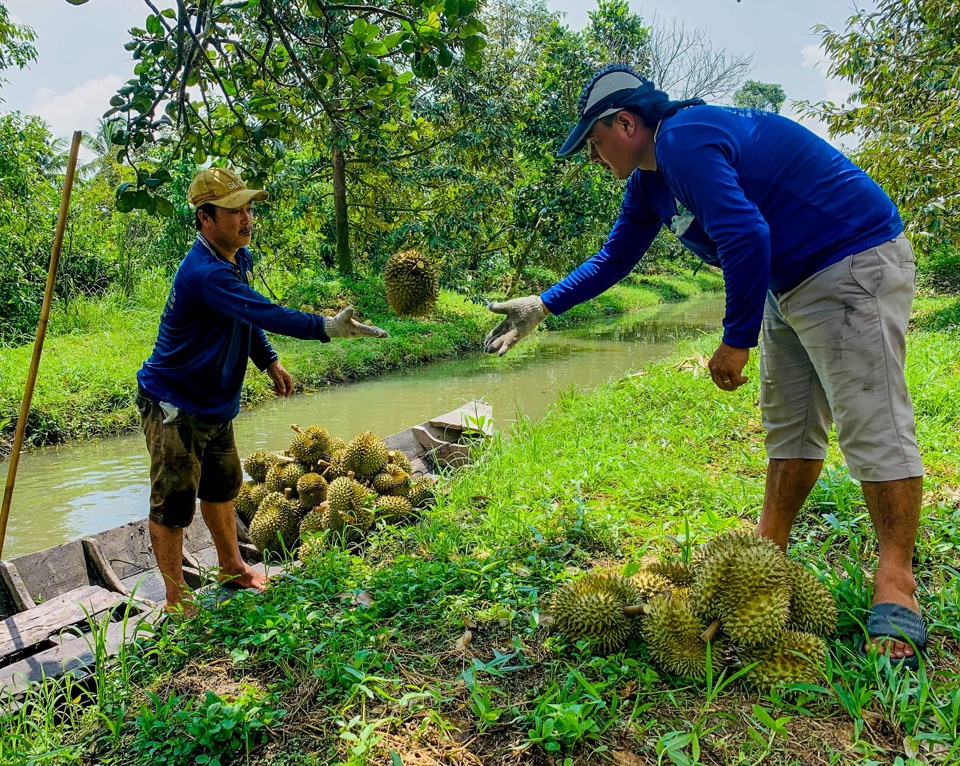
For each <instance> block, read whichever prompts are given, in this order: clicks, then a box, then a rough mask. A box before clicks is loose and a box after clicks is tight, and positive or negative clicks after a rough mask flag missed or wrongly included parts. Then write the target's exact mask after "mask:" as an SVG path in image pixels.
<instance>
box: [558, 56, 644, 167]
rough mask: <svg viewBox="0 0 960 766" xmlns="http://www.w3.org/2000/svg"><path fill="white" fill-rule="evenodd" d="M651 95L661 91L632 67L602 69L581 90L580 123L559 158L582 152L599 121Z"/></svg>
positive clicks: (579, 103)
mask: <svg viewBox="0 0 960 766" xmlns="http://www.w3.org/2000/svg"><path fill="white" fill-rule="evenodd" d="M648 93H649V94H650V95H651V96H652V95H654V94H659V91H657V89H656V87H655V86H654V84H653V83H652V82H650V80H648V79H646V78H645V77H641V76H640V75H638V74H637V73H636V72H634V71H633V70H632V69H631V68H630V67H628V66H624V65H622V64H613V65H611V66H608V67H604V68H603V69H601V70H600V71H599V72H597V73H596V74H595V75H594V76H593V77H591V78H590V82H588V83H587V84H586V85H584V86H583V90H582V91H580V101H579V102H577V118H578V120H577V124H576V126H575V127H574V129H573V130H572V131H571V133H570V135H569V136H568V137H567V140H566V141H565V142H564V144H563V146H562V147H561V148H560V151H559V152H557V156H558V157H566V156H568V155H570V154H573V153H574V152H576V151H579V150H580V149H581V148H582V147H583V144H584V142H585V141H586V140H587V133H589V132H590V130H591V128H593V126H594V124H595V123H596V122H597V120H599V119H600V118H601V117H609V116H610V115H611V114H616V113H617V112H619V111H620V110H621V109H623V108H625V107H626V106H629V105H632V104H634V103H636V102H637V101H638V100H640V99H641V98H642V96H643V95H645V94H648Z"/></svg>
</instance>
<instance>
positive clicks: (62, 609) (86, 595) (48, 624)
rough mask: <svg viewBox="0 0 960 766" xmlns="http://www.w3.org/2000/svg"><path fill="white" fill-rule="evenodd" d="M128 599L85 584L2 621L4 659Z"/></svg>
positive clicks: (0, 641) (0, 645) (0, 655)
mask: <svg viewBox="0 0 960 766" xmlns="http://www.w3.org/2000/svg"><path fill="white" fill-rule="evenodd" d="M125 600H126V596H124V595H122V594H120V593H111V592H110V591H108V590H106V589H104V588H101V587H99V586H98V585H85V586H83V587H81V588H77V589H76V590H73V591H70V592H69V593H65V594H64V595H62V596H58V597H57V598H55V599H52V600H50V601H47V602H45V603H43V604H40V605H39V606H35V607H34V608H33V609H29V610H27V611H26V612H21V613H20V614H15V615H13V616H12V617H8V618H7V619H6V620H4V621H3V622H2V623H0V662H2V658H4V657H10V656H13V655H16V654H19V653H20V652H23V651H25V650H27V649H30V648H31V647H34V646H37V645H38V644H42V643H44V642H46V641H48V640H49V639H50V636H52V635H54V634H56V633H59V632H60V631H61V630H63V629H64V628H66V627H68V626H70V625H76V624H77V623H80V622H85V621H86V620H87V617H88V615H97V614H99V613H101V612H104V611H106V610H107V609H110V608H112V607H114V606H116V605H117V604H119V603H122V602H123V601H125Z"/></svg>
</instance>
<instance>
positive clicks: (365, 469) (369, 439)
mask: <svg viewBox="0 0 960 766" xmlns="http://www.w3.org/2000/svg"><path fill="white" fill-rule="evenodd" d="M388 451H389V450H387V445H386V444H384V443H383V440H382V439H380V438H379V437H377V436H375V435H374V434H373V433H372V432H370V431H364V432H363V433H362V434H357V435H356V436H355V437H353V439H352V440H351V441H350V443H349V444H348V445H347V447H346V449H345V450H344V453H343V465H344V467H345V468H346V469H347V470H348V471H353V472H354V473H355V474H357V475H358V476H364V477H366V476H374V475H376V474H378V473H379V472H380V470H381V469H382V468H383V467H384V466H385V465H386V464H387V452H388Z"/></svg>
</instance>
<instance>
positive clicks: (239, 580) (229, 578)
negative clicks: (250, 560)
mask: <svg viewBox="0 0 960 766" xmlns="http://www.w3.org/2000/svg"><path fill="white" fill-rule="evenodd" d="M217 580H219V581H220V584H221V585H226V586H227V587H229V588H237V589H238V590H239V589H241V588H253V589H254V590H266V589H267V578H266V577H264V576H263V575H262V574H260V573H259V572H258V571H256V570H255V569H254V568H253V567H251V566H249V565H247V564H243V568H242V569H241V570H240V571H239V572H228V571H227V570H226V569H221V570H220V573H219V574H218V575H217Z"/></svg>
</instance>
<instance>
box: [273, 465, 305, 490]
mask: <svg viewBox="0 0 960 766" xmlns="http://www.w3.org/2000/svg"><path fill="white" fill-rule="evenodd" d="M308 471H309V468H308V467H307V466H305V465H304V464H303V463H297V462H292V463H280V464H278V465H275V466H273V467H272V468H271V469H270V470H269V471H267V480H266V481H265V482H264V483H265V484H266V485H267V486H268V487H269V488H270V491H271V492H283V491H284V490H285V489H292V490H296V489H297V482H298V481H300V477H301V476H303V475H305V474H306V473H307V472H308Z"/></svg>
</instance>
